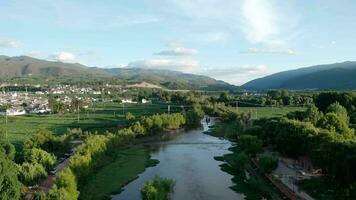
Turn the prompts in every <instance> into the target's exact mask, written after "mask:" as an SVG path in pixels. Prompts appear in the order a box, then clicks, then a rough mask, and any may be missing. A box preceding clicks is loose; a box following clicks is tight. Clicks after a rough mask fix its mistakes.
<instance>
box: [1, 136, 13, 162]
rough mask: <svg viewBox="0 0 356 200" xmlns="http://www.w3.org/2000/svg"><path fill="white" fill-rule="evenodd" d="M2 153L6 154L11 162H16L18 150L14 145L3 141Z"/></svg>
mask: <svg viewBox="0 0 356 200" xmlns="http://www.w3.org/2000/svg"><path fill="white" fill-rule="evenodd" d="M0 152H2V153H4V154H5V155H6V156H7V158H9V159H10V160H14V158H15V154H16V150H15V147H14V145H12V144H11V143H10V142H7V141H3V140H1V141H0Z"/></svg>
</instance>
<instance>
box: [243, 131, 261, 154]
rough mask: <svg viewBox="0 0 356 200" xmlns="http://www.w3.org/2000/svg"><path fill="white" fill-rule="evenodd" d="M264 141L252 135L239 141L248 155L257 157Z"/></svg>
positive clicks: (245, 136)
mask: <svg viewBox="0 0 356 200" xmlns="http://www.w3.org/2000/svg"><path fill="white" fill-rule="evenodd" d="M262 144H263V143H262V140H260V139H258V138H257V137H256V136H252V135H242V136H241V137H240V139H239V147H240V148H241V150H242V151H244V152H246V153H247V154H248V155H251V156H256V154H257V153H259V152H260V151H261V150H262Z"/></svg>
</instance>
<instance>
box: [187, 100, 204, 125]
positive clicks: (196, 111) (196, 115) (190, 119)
mask: <svg viewBox="0 0 356 200" xmlns="http://www.w3.org/2000/svg"><path fill="white" fill-rule="evenodd" d="M203 116H204V112H203V110H202V109H201V106H200V105H199V104H195V105H194V106H193V108H192V109H191V110H189V111H188V112H187V113H186V114H185V117H186V124H187V126H190V127H193V126H197V125H198V124H200V120H201V118H202V117H203Z"/></svg>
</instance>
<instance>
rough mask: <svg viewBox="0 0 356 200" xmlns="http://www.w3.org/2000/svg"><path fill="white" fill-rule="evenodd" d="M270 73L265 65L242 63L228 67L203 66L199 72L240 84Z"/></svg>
mask: <svg viewBox="0 0 356 200" xmlns="http://www.w3.org/2000/svg"><path fill="white" fill-rule="evenodd" d="M269 73H270V70H269V69H268V67H267V66H266V65H243V66H241V67H235V68H233V67H230V68H205V69H204V70H203V71H201V72H200V74H203V75H208V76H211V77H214V78H216V79H220V80H224V81H227V82H229V83H232V84H236V85H242V84H243V83H246V82H247V81H250V80H252V79H255V78H259V77H262V76H265V75H267V74H269Z"/></svg>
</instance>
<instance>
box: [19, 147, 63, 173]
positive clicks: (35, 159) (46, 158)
mask: <svg viewBox="0 0 356 200" xmlns="http://www.w3.org/2000/svg"><path fill="white" fill-rule="evenodd" d="M24 159H25V161H26V162H29V163H38V164H41V165H42V166H44V167H45V168H46V170H47V171H49V170H50V169H52V167H53V166H54V165H55V164H56V156H55V155H53V154H50V153H48V152H47V151H44V150H42V149H37V148H32V149H30V150H26V151H25V156H24Z"/></svg>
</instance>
